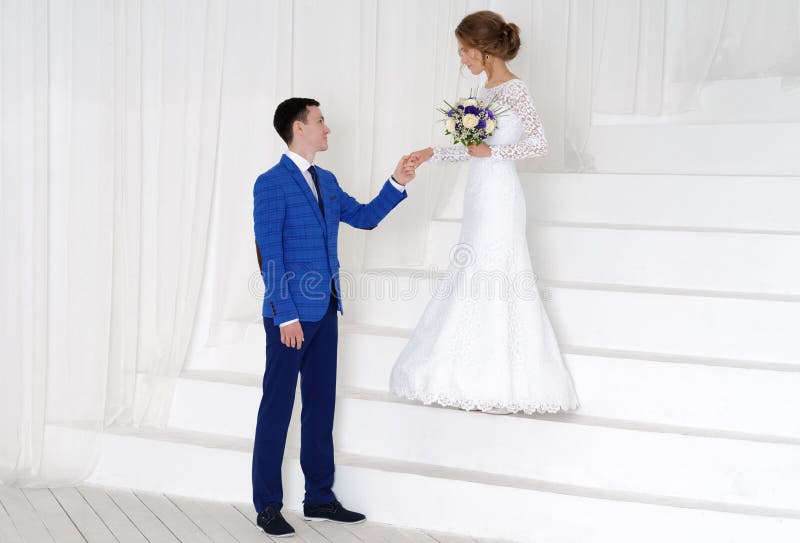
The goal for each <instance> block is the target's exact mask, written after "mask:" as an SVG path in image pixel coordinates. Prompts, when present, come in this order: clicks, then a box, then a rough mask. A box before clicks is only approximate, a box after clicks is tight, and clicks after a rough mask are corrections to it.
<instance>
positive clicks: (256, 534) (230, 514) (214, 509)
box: [199, 502, 268, 543]
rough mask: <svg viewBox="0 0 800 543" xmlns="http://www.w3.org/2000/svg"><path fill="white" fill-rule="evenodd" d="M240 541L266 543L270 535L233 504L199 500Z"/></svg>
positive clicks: (242, 542) (241, 542)
mask: <svg viewBox="0 0 800 543" xmlns="http://www.w3.org/2000/svg"><path fill="white" fill-rule="evenodd" d="M199 503H200V505H201V506H202V507H203V509H205V511H206V512H207V513H208V514H209V515H211V516H213V517H214V519H215V520H216V521H217V522H219V523H220V524H221V525H222V526H223V527H224V528H225V530H227V531H228V533H230V534H231V535H232V536H233V537H234V538H236V541H238V542H239V543H264V541H267V540H268V536H267V534H266V533H264V531H263V530H261V528H259V527H258V526H256V524H255V523H254V522H253V521H252V520H250V519H249V518H247V517H245V515H243V514H242V513H241V512H240V511H239V510H238V509H236V508H235V507H234V506H233V505H230V504H227V503H218V502H199Z"/></svg>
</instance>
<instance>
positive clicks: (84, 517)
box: [0, 486, 498, 543]
mask: <svg viewBox="0 0 800 543" xmlns="http://www.w3.org/2000/svg"><path fill="white" fill-rule="evenodd" d="M283 514H284V516H285V517H286V519H287V520H288V521H289V523H290V524H291V525H292V526H293V527H294V529H295V530H296V532H297V533H296V535H295V536H294V537H293V538H279V539H273V538H271V537H269V536H267V535H266V534H265V533H264V532H263V531H262V530H261V529H260V528H258V527H257V526H256V524H255V514H254V512H253V507H252V505H251V504H247V503H236V504H229V503H221V502H212V501H203V500H196V499H192V498H183V497H179V496H171V495H164V494H154V493H147V492H139V491H132V490H128V489H120V488H105V487H98V486H80V487H65V488H41V489H29V488H25V489H20V488H17V487H13V486H0V542H2V543H22V542H25V543H50V542H54V543H73V542H75V543H82V542H86V543H94V542H98V543H105V542H118V543H148V542H149V543H177V542H181V543H211V542H214V543H251V542H253V543H255V542H264V541H282V542H288V541H298V542H304V543H326V542H332V543H373V542H375V543H394V542H398V543H477V542H484V541H490V540H486V539H474V538H470V537H464V536H459V535H455V534H445V533H437V532H422V531H419V530H407V529H398V528H393V527H391V526H387V525H384V524H376V523H371V522H367V523H364V524H358V525H353V526H346V525H341V524H333V523H330V522H306V521H304V520H303V519H302V518H301V517H300V516H299V515H298V514H297V513H296V512H294V511H289V510H287V509H286V508H284V510H283ZM491 541H498V540H491Z"/></svg>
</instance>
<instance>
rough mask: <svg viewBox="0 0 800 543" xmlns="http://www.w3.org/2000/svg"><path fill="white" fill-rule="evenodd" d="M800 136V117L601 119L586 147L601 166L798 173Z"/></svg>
mask: <svg viewBox="0 0 800 543" xmlns="http://www.w3.org/2000/svg"><path fill="white" fill-rule="evenodd" d="M798 140H800V123H735V124H734V123H725V124H690V125H675V124H671V125H663V124H651V125H629V126H620V125H599V126H593V127H592V129H591V131H590V133H589V139H588V141H587V143H586V150H585V152H586V154H587V155H588V156H590V157H592V158H593V169H594V170H595V171H598V172H651V173H669V174H713V175H798V174H800V161H798V160H797V151H796V145H795V142H797V141H798ZM666 149H668V150H669V151H668V152H665V150H666ZM745 151H746V152H745Z"/></svg>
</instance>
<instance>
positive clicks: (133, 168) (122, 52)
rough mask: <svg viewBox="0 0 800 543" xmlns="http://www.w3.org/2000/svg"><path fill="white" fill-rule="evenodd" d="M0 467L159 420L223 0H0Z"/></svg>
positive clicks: (203, 169)
mask: <svg viewBox="0 0 800 543" xmlns="http://www.w3.org/2000/svg"><path fill="white" fill-rule="evenodd" d="M0 9H2V16H1V17H0V19H1V20H2V54H1V55H0V62H1V63H2V107H1V109H0V115H2V153H0V157H1V158H0V160H1V161H2V180H1V181H0V197H1V200H0V202H2V203H1V204H0V206H1V209H2V233H0V236H2V253H3V255H4V257H5V258H4V263H3V266H2V278H1V280H0V289H1V290H0V292H2V310H0V311H2V325H0V329H1V330H2V331H0V334H2V366H1V367H0V396H2V404H3V409H2V412H0V432H1V433H0V480H2V482H3V483H15V484H20V485H22V484H26V485H36V484H42V483H68V482H73V481H78V480H80V479H82V478H83V477H85V476H87V475H88V474H89V473H90V472H91V469H92V468H93V465H94V460H95V458H96V455H97V453H98V448H97V444H98V442H97V437H98V434H99V432H101V431H102V430H103V429H104V428H105V427H107V426H109V425H111V424H115V423H116V424H129V425H140V424H147V425H159V424H163V422H164V420H165V416H166V414H167V409H168V408H169V405H170V400H171V395H172V386H173V384H174V378H175V376H176V375H177V374H178V373H179V372H180V369H181V368H182V366H183V363H184V360H185V355H186V351H187V348H188V345H189V341H190V338H191V331H192V326H193V322H194V315H195V312H196V305H197V299H198V295H199V289H200V283H201V280H202V275H203V274H202V270H203V262H204V258H205V250H206V236H207V229H208V222H209V216H210V209H211V198H212V195H213V194H214V190H215V185H216V179H217V176H216V169H215V155H214V150H215V148H216V144H217V138H218V133H219V130H218V128H219V127H218V124H219V93H220V87H221V83H222V69H221V68H222V54H223V46H224V36H225V24H226V18H225V3H224V2H222V1H215V0H210V1H208V2H198V1H194V0H191V1H190V0H183V1H170V2H160V1H153V0H142V1H136V0H118V1H113V2H112V1H95V2H92V1H87V0H80V1H78V0H76V1H73V2H67V1H58V2H47V1H44V0H35V1H31V0H18V1H14V0H3V2H2V4H0Z"/></svg>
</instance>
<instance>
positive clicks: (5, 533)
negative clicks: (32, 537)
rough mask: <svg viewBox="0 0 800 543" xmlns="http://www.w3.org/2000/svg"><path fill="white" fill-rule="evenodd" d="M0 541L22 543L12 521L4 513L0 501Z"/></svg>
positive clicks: (4, 510) (6, 512)
mask: <svg viewBox="0 0 800 543" xmlns="http://www.w3.org/2000/svg"><path fill="white" fill-rule="evenodd" d="M0 541H4V542H5V541H8V543H23V541H22V536H20V535H19V532H18V531H17V527H16V526H15V525H14V521H12V520H11V516H10V515H9V514H8V511H6V507H5V505H3V502H2V500H0Z"/></svg>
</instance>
